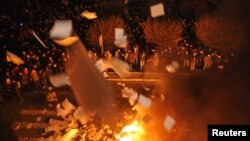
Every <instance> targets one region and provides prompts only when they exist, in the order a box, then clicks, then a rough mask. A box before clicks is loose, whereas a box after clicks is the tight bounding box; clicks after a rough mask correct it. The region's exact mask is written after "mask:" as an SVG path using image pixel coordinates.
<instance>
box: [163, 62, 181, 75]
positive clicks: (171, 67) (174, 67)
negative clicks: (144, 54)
mask: <svg viewBox="0 0 250 141" xmlns="http://www.w3.org/2000/svg"><path fill="white" fill-rule="evenodd" d="M179 68H180V65H179V64H178V63H177V62H176V61H172V62H171V64H168V65H166V69H167V71H168V72H170V73H174V72H176V71H177V70H178V69H179Z"/></svg>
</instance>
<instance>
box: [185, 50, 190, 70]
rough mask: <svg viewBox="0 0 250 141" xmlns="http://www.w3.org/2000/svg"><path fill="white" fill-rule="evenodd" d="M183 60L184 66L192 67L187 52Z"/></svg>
mask: <svg viewBox="0 0 250 141" xmlns="http://www.w3.org/2000/svg"><path fill="white" fill-rule="evenodd" d="M183 59H184V61H183V66H184V67H186V68H189V67H190V55H189V53H188V51H187V50H186V51H185V52H184V54H183Z"/></svg>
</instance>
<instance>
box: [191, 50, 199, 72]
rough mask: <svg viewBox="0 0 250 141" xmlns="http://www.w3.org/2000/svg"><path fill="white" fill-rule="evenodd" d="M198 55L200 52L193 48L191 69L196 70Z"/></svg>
mask: <svg viewBox="0 0 250 141" xmlns="http://www.w3.org/2000/svg"><path fill="white" fill-rule="evenodd" d="M197 57H198V53H197V51H196V50H195V49H193V50H192V58H191V64H190V70H191V71H194V70H195V65H196V62H197Z"/></svg>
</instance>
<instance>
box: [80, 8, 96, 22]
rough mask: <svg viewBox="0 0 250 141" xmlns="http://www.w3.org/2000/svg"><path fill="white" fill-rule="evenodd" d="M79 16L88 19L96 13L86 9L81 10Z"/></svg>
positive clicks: (92, 17)
mask: <svg viewBox="0 0 250 141" xmlns="http://www.w3.org/2000/svg"><path fill="white" fill-rule="evenodd" d="M81 16H82V17H84V18H86V19H89V20H92V19H95V18H97V15H96V13H94V12H89V11H88V10H85V11H83V12H82V14H81Z"/></svg>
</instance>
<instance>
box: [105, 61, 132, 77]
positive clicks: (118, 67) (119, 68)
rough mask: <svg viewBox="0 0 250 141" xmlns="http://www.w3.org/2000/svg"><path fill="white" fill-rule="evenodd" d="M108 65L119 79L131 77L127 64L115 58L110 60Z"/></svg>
mask: <svg viewBox="0 0 250 141" xmlns="http://www.w3.org/2000/svg"><path fill="white" fill-rule="evenodd" d="M110 64H111V67H112V69H113V70H114V71H115V72H116V73H117V74H118V75H119V76H120V77H121V78H127V77H129V76H130V75H131V73H130V70H131V67H130V65H129V64H128V63H126V62H124V61H122V60H120V59H117V58H111V60H110Z"/></svg>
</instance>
